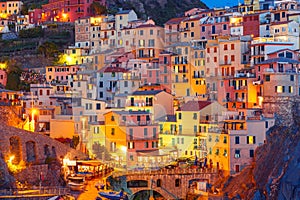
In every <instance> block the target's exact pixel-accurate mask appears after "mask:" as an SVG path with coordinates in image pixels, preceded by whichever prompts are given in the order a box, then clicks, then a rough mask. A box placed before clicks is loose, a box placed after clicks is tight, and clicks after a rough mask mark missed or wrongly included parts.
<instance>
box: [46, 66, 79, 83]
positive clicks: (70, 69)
mask: <svg viewBox="0 0 300 200" xmlns="http://www.w3.org/2000/svg"><path fill="white" fill-rule="evenodd" d="M78 70H79V66H47V67H46V81H47V82H51V81H53V80H56V81H58V82H67V81H68V76H69V75H70V74H75V73H76V72H77V71H78Z"/></svg>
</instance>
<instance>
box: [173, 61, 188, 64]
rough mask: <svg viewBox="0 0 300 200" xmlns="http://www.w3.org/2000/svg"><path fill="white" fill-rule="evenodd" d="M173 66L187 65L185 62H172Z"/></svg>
mask: <svg viewBox="0 0 300 200" xmlns="http://www.w3.org/2000/svg"><path fill="white" fill-rule="evenodd" d="M172 64H173V65H186V64H188V61H187V60H182V61H172Z"/></svg>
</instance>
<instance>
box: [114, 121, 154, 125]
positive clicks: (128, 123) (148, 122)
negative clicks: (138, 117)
mask: <svg viewBox="0 0 300 200" xmlns="http://www.w3.org/2000/svg"><path fill="white" fill-rule="evenodd" d="M119 125H120V126H150V125H153V123H152V122H151V121H150V120H147V121H136V122H134V121H123V120H122V121H120V122H119Z"/></svg>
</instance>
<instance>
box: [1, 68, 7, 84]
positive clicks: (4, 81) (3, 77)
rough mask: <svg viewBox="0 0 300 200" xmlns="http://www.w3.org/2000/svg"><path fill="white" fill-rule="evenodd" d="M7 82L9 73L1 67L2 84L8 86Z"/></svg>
mask: <svg viewBox="0 0 300 200" xmlns="http://www.w3.org/2000/svg"><path fill="white" fill-rule="evenodd" d="M6 83H7V73H6V71H4V70H1V69H0V85H2V86H4V87H5V86H6Z"/></svg>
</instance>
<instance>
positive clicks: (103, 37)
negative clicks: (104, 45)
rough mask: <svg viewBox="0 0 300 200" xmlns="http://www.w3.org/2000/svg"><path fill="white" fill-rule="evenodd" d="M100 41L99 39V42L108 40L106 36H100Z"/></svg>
mask: <svg viewBox="0 0 300 200" xmlns="http://www.w3.org/2000/svg"><path fill="white" fill-rule="evenodd" d="M100 39H101V40H105V39H108V35H101V36H100Z"/></svg>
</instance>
